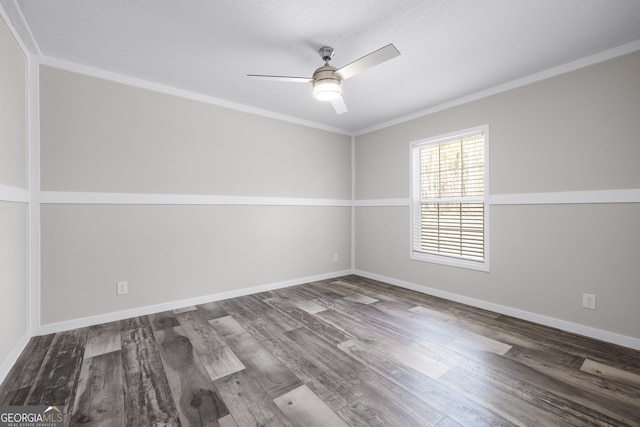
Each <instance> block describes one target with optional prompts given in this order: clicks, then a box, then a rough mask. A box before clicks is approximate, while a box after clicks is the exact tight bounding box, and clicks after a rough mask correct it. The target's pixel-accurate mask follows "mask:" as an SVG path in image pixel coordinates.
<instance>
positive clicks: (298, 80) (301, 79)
mask: <svg viewBox="0 0 640 427" xmlns="http://www.w3.org/2000/svg"><path fill="white" fill-rule="evenodd" d="M247 77H250V78H252V79H258V80H270V81H272V82H274V81H275V82H292V83H311V77H291V76H268V75H264V74H247Z"/></svg>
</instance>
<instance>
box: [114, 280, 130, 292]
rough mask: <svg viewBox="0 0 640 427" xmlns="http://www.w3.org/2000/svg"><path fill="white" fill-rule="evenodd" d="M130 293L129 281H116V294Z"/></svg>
mask: <svg viewBox="0 0 640 427" xmlns="http://www.w3.org/2000/svg"><path fill="white" fill-rule="evenodd" d="M128 293H129V283H128V282H118V283H116V295H126V294H128Z"/></svg>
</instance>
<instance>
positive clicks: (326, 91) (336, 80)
mask: <svg viewBox="0 0 640 427" xmlns="http://www.w3.org/2000/svg"><path fill="white" fill-rule="evenodd" d="M335 71H336V69H335V68H334V67H332V66H330V65H324V66H323V67H320V68H318V69H317V70H316V71H315V73H313V96H314V98H316V99H317V100H318V101H334V100H336V99H338V98H340V97H341V96H342V79H341V78H340V76H338V75H337V74H336V73H335Z"/></svg>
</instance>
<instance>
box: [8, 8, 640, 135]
mask: <svg viewBox="0 0 640 427" xmlns="http://www.w3.org/2000/svg"><path fill="white" fill-rule="evenodd" d="M0 4H2V6H3V8H4V9H5V11H6V13H7V14H8V15H9V17H10V19H11V21H12V23H13V24H14V27H15V28H16V29H17V30H18V32H19V33H20V34H21V37H22V38H23V39H24V42H25V44H26V45H27V46H28V47H29V48H31V49H33V51H34V52H33V53H37V54H41V55H43V56H47V57H53V58H58V59H62V60H67V61H71V62H75V63H78V64H83V65H87V66H91V67H96V68H100V69H103V70H107V71H111V72H115V73H120V74H124V75H128V76H132V77H136V78H140V79H144V80H148V81H151V82H155V83H160V84H165V85H169V86H172V87H176V88H180V89H185V90H189V91H192V92H196V93H199V94H203V95H207V96H211V97H215V98H219V99H222V100H226V101H231V102H234V103H239V104H244V105H247V106H251V107H256V108H260V109H264V110H268V111H272V112H275V113H279V114H284V115H287V116H291V117H295V118H299V119H303V120H307V121H311V122H315V123H318V124H322V125H325V126H330V127H333V128H337V129H343V130H346V131H349V132H355V131H358V130H362V129H366V128H369V127H372V126H375V125H377V124H379V123H383V122H387V121H390V120H394V119H396V118H398V117H402V116H405V115H407V114H410V113H413V112H416V111H420V110H424V109H427V108H430V107H433V106H435V105H439V104H442V103H444V102H447V101H451V100H454V99H457V98H460V97H462V96H466V95H469V94H472V93H476V92H478V91H481V90H484V89H487V88H490V87H493V86H496V85H499V84H502V83H505V82H509V81H512V80H515V79H518V78H521V77H524V76H527V75H530V74H533V73H536V72H540V71H543V70H546V69H549V68H552V67H556V66H559V65H562V64H565V63H568V62H571V61H574V60H578V59H580V58H583V57H586V56H590V55H593V54H596V53H599V52H602V51H605V50H608V49H611V48H614V47H617V46H620V45H623V44H627V43H630V42H633V41H637V40H640V1H639V0H535V1H534V0H418V1H412V0H404V1H393V0H357V1H353V0H337V1H336V0H323V1H318V0H314V1H308V0H296V1H292V0H269V1H266V0H263V1H238V0H216V1H213V0H189V1H180V0H0ZM22 17H24V21H23V18H22ZM31 35H32V36H33V40H30V38H31ZM388 43H393V44H395V46H396V47H397V48H398V50H400V52H401V53H402V55H401V56H400V57H398V58H395V59H393V60H391V61H388V62H386V63H384V64H382V65H379V66H377V67H375V68H372V69H370V70H367V71H366V72H364V73H362V74H359V75H357V76H355V77H353V78H351V79H349V80H348V81H346V82H345V84H344V92H345V93H344V100H345V102H346V103H347V105H348V107H349V111H348V112H347V113H345V114H342V115H339V116H338V115H336V114H335V112H334V110H333V108H332V107H331V105H330V104H327V103H321V102H319V101H316V100H314V99H313V97H312V95H311V87H310V85H304V84H296V83H281V82H269V81H262V80H250V79H248V78H247V77H246V74H247V73H254V74H276V75H292V76H311V74H312V73H313V70H314V69H315V68H317V67H319V66H320V65H322V61H321V60H320V57H319V55H318V53H317V49H318V48H319V47H321V46H323V45H329V46H332V47H334V48H335V50H336V53H335V56H334V59H333V61H332V65H334V66H336V67H338V68H339V67H340V66H342V65H345V64H347V63H349V62H351V61H353V60H354V59H357V58H359V57H361V56H363V55H365V54H367V53H369V52H371V51H373V50H375V49H378V48H380V47H382V46H384V45H386V44H388Z"/></svg>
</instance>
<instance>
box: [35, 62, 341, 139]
mask: <svg viewBox="0 0 640 427" xmlns="http://www.w3.org/2000/svg"><path fill="white" fill-rule="evenodd" d="M38 60H39V61H40V64H42V65H46V66H49V67H53V68H58V69H61V70H65V71H70V72H73V73H77V74H83V75H85V76H90V77H97V78H100V79H103V80H108V81H111V82H115V83H120V84H123V85H127V86H132V87H136V88H139V89H145V90H150V91H153V92H158V93H163V94H165V95H173V96H177V97H179V98H184V99H189V100H191V101H198V102H202V103H205V104H209V105H215V106H218V107H223V108H228V109H230V110H235V111H240V112H242V113H249V114H255V115H257V116H263V117H268V118H270V119H275V120H279V121H283V122H288V123H293V124H296V125H301V126H305V127H309V128H314V129H320V130H324V131H327V132H333V133H338V134H341V135H347V136H351V135H352V132H350V131H347V130H344V129H339V128H335V127H331V126H326V125H323V124H320V123H316V122H312V121H309V120H302V119H298V118H296V117H291V116H287V115H284V114H279V113H274V112H272V111H268V110H263V109H260V108H255V107H250V106H248V105H244V104H238V103H236V102H231V101H226V100H224V99H220V98H214V97H212V96H206V95H202V94H199V93H196V92H191V91H188V90H185V89H179V88H175V87H172V86H166V85H163V84H160V83H154V82H151V81H148V80H143V79H139V78H135V77H131V76H127V75H124V74H118V73H114V72H111V71H106V70H101V69H99V68H94V67H89V66H87V65H82V64H78V63H75V62H70V61H65V60H62V59H57V58H52V57H49V56H40V57H39V58H38Z"/></svg>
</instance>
